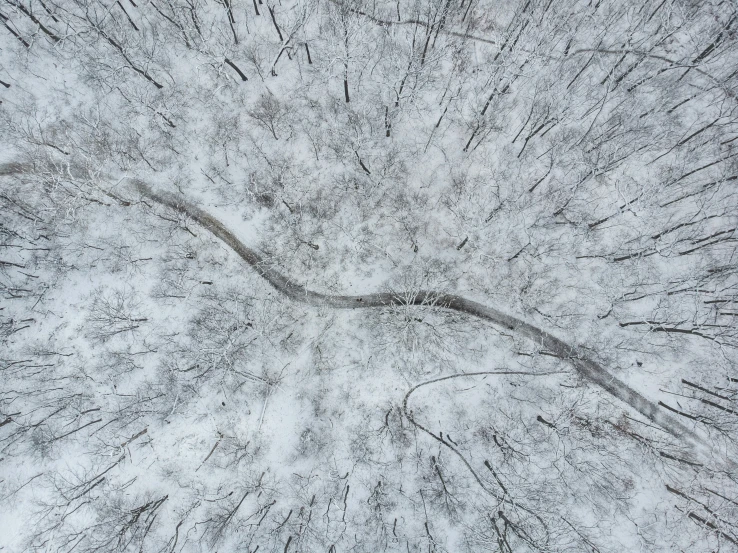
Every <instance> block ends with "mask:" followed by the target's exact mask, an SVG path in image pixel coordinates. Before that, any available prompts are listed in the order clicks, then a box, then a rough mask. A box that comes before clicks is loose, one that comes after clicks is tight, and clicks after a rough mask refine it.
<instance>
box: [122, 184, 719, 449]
mask: <svg viewBox="0 0 738 553" xmlns="http://www.w3.org/2000/svg"><path fill="white" fill-rule="evenodd" d="M133 185H134V186H135V188H136V190H137V191H138V192H139V193H140V194H141V195H142V196H145V197H147V198H149V199H150V200H153V201H154V202H156V203H158V204H161V205H164V206H166V207H169V208H171V209H174V210H176V211H178V212H180V213H183V214H185V215H187V216H189V217H190V218H192V219H193V220H195V221H196V222H197V223H198V224H200V225H201V226H203V227H204V228H205V229H207V230H208V231H210V232H211V233H212V234H214V235H215V236H217V237H218V238H219V239H220V240H222V241H223V242H224V243H225V244H226V245H227V246H229V247H230V248H231V249H233V251H235V252H236V253H237V254H238V255H239V256H240V257H241V259H243V260H244V261H245V262H246V263H248V264H249V265H251V267H253V268H254V270H255V271H256V272H257V273H258V274H259V275H260V276H261V277H263V278H264V279H265V280H266V281H267V282H269V284H271V285H272V287H274V288H275V289H276V290H277V291H278V292H280V293H282V294H284V295H285V296H287V297H288V298H290V299H291V300H294V301H297V302H301V303H305V304H308V305H313V306H321V307H332V308H335V309H359V308H376V307H389V306H400V305H416V306H425V307H434V308H438V309H447V310H450V311H457V312H459V313H465V314H467V315H471V316H473V317H477V318H478V319H482V320H484V321H488V322H490V323H492V324H494V325H497V326H501V327H504V328H506V329H509V330H511V331H513V332H516V333H517V334H519V335H521V336H525V337H526V338H529V339H530V340H532V341H533V342H535V343H536V344H538V345H539V346H540V347H541V348H543V349H546V350H547V351H549V352H551V353H553V354H554V355H556V356H557V357H559V358H561V359H567V360H569V361H570V362H571V363H572V365H573V366H574V368H575V369H576V370H577V372H579V374H580V375H582V376H583V377H584V378H585V379H587V380H589V381H590V382H592V383H594V384H596V385H597V386H599V387H600V388H602V389H603V390H605V391H607V392H608V393H609V394H610V395H612V396H613V397H616V398H617V399H619V400H620V401H622V402H623V403H625V404H627V405H629V406H630V407H632V408H633V409H635V410H636V411H638V412H639V413H640V414H641V415H643V416H644V417H646V418H647V419H648V420H649V421H651V422H653V423H654V424H656V425H658V426H660V427H661V428H663V429H664V430H666V431H667V432H669V433H670V434H672V435H673V436H675V437H676V438H679V439H680V440H682V442H683V443H684V444H685V445H686V446H688V447H689V449H690V450H691V453H692V454H695V455H698V456H701V455H700V454H706V453H707V451H708V450H709V448H708V447H707V445H706V444H705V443H704V442H703V441H702V440H701V439H700V437H699V436H698V435H697V434H695V433H694V432H693V431H692V430H690V429H689V428H687V427H686V426H685V425H683V424H682V423H681V422H679V421H678V420H676V419H675V418H674V417H672V416H671V415H669V414H667V413H666V412H664V411H663V410H661V409H660V408H659V407H658V406H657V405H656V404H655V403H653V402H652V401H650V400H648V399H647V398H646V397H645V396H643V395H642V394H640V393H639V392H637V391H635V390H634V389H632V388H631V387H629V386H628V385H627V384H625V383H624V382H623V381H622V380H620V379H618V378H617V377H615V376H613V375H612V374H610V373H609V372H607V370H605V369H604V368H603V367H602V366H600V365H599V364H597V363H596V362H594V361H593V360H591V359H588V358H587V357H586V356H585V355H584V354H583V353H582V352H580V351H578V350H577V349H576V348H574V347H573V346H571V345H569V344H567V343H566V342H564V341H563V340H560V339H559V338H556V337H555V336H553V335H551V334H550V333H548V332H546V331H545V330H542V329H540V328H538V327H536V326H534V325H532V324H530V323H526V322H525V321H522V320H520V319H518V318H516V317H513V316H511V315H508V314H506V313H503V312H502V311H499V310H497V309H494V308H492V307H487V306H486V305H482V304H481V303H478V302H475V301H472V300H469V299H466V298H464V297H462V296H458V295H455V294H444V293H441V292H435V291H432V290H422V291H419V292H416V293H388V292H385V293H375V294H366V295H357V296H342V295H327V294H321V293H319V292H314V291H312V290H309V289H307V288H306V287H305V286H302V285H301V284H299V283H297V282H295V281H294V280H292V279H290V278H288V277H286V276H284V275H283V274H281V273H280V272H278V271H277V270H275V269H273V268H272V267H271V266H270V264H269V263H268V262H267V261H266V260H265V259H264V258H262V257H261V256H260V255H259V254H258V253H257V252H255V251H254V250H252V249H251V248H249V247H247V246H246V245H245V244H244V243H243V242H241V241H240V240H239V239H238V238H237V237H236V236H235V235H234V234H233V233H232V232H231V231H229V230H228V229H227V228H226V227H225V226H224V225H223V223H221V222H220V221H219V220H218V219H216V218H215V217H213V216H212V215H210V214H209V213H207V212H205V211H203V210H202V209H200V208H198V207H197V206H195V205H193V204H191V203H190V202H188V201H187V200H186V199H184V198H182V197H180V196H175V195H173V194H168V193H163V192H155V191H153V190H152V189H151V188H150V187H149V186H148V185H146V184H145V183H143V182H141V181H139V180H133Z"/></svg>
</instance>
